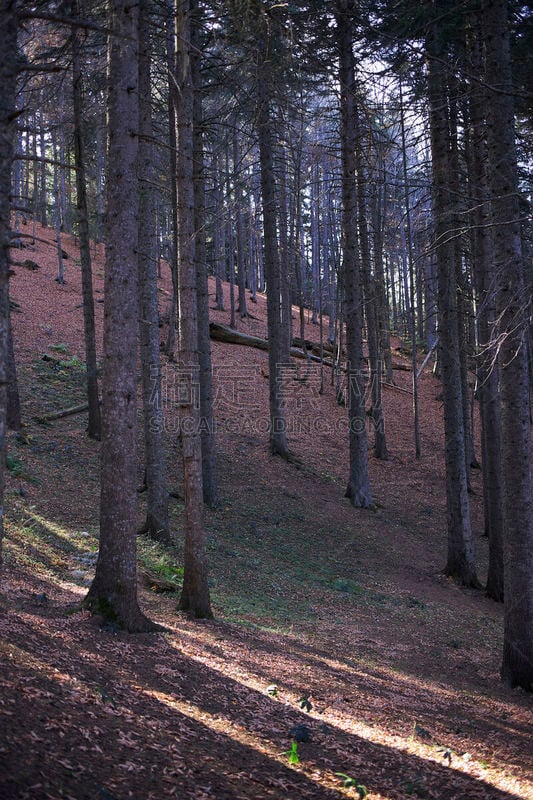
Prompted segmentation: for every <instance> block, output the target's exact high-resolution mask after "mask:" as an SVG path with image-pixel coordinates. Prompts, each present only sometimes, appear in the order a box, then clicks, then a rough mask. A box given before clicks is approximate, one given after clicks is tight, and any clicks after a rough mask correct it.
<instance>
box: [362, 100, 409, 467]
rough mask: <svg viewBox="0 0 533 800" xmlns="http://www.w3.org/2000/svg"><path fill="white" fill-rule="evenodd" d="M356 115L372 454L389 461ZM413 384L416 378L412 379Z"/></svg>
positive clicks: (363, 171)
mask: <svg viewBox="0 0 533 800" xmlns="http://www.w3.org/2000/svg"><path fill="white" fill-rule="evenodd" d="M355 113H356V115H357V120H356V121H357V128H356V135H357V150H356V168H357V205H358V217H359V219H358V228H359V245H360V251H361V278H362V283H363V300H364V310H365V317H366V329H367V342H368V362H369V365H370V399H371V410H372V423H373V429H374V455H375V456H376V458H379V459H380V460H382V461H386V460H387V459H388V457H389V456H388V452H387V439H386V436H385V418H384V416H383V404H382V402H381V372H382V370H381V358H380V350H379V338H378V320H377V317H378V309H377V297H376V291H375V285H374V279H373V276H372V274H371V254H370V240H369V234H368V225H367V216H368V205H367V197H366V176H365V168H364V164H363V157H362V146H363V145H362V141H361V136H362V133H361V125H360V120H359V109H358V108H357V107H356V109H355ZM414 380H415V381H416V378H415V379H414Z"/></svg>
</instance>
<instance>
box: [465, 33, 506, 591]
mask: <svg viewBox="0 0 533 800" xmlns="http://www.w3.org/2000/svg"><path fill="white" fill-rule="evenodd" d="M472 23H473V24H472V27H471V33H470V39H469V42H468V47H469V51H470V68H471V69H473V70H475V72H474V74H478V75H479V74H482V72H481V70H482V53H481V41H480V30H479V29H480V27H481V25H480V23H478V22H477V21H476V20H475V19H474V18H473V19H472ZM486 105H487V95H486V92H485V90H484V88H482V87H480V86H472V88H471V94H470V124H471V132H470V154H469V155H470V158H469V159H468V183H469V186H470V197H469V202H470V207H471V208H472V213H471V223H472V224H471V231H472V234H471V237H472V270H473V276H474V285H475V291H476V307H477V314H476V326H477V345H478V356H477V389H478V396H479V408H480V417H481V452H482V476H483V502H484V510H485V531H486V533H487V536H488V539H489V566H488V574H487V586H486V591H487V595H488V596H489V597H491V598H492V599H493V600H497V601H499V602H501V601H502V600H503V590H504V581H503V535H504V523H503V487H502V473H501V457H500V453H501V429H500V399H499V388H498V387H499V375H498V364H497V358H496V352H495V347H494V346H491V336H492V332H493V331H494V326H495V321H496V307H495V302H496V295H495V286H494V265H493V260H494V254H493V250H492V232H491V228H490V196H489V190H488V153H487V146H486V130H485V125H484V118H485V108H486ZM492 344H494V343H492Z"/></svg>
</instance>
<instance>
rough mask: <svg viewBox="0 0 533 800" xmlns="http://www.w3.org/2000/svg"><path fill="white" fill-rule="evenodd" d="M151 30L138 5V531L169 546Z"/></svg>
mask: <svg viewBox="0 0 533 800" xmlns="http://www.w3.org/2000/svg"><path fill="white" fill-rule="evenodd" d="M149 25H150V21H149V16H148V2H147V0H139V185H138V192H139V227H138V235H139V244H138V248H137V267H138V280H139V333H140V345H141V370H142V397H143V418H144V458H145V467H146V490H147V494H146V520H145V523H144V525H143V526H142V532H143V533H146V534H148V535H149V536H150V537H151V538H152V539H154V540H155V541H158V542H162V543H163V544H171V543H172V535H171V532H170V523H169V519H168V491H167V488H166V477H165V448H164V443H163V433H164V417H163V404H162V397H161V360H160V355H159V309H158V303H157V264H156V259H155V249H156V244H155V238H156V229H155V213H154V212H155V192H154V184H155V180H154V169H153V166H152V165H153V155H154V154H153V146H152V139H153V129H152V98H151V90H150V86H151V82H150V60H151V46H150V28H149Z"/></svg>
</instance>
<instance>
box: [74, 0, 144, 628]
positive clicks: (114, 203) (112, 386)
mask: <svg viewBox="0 0 533 800" xmlns="http://www.w3.org/2000/svg"><path fill="white" fill-rule="evenodd" d="M137 9H138V7H137V6H132V5H131V3H130V2H129V0H110V4H109V12H108V13H109V30H110V35H109V56H108V101H107V102H108V106H107V115H108V127H109V132H108V158H107V181H106V185H107V226H106V263H105V276H104V277H105V302H104V375H103V381H102V445H101V494H100V550H99V553H98V560H97V562H96V573H95V576H94V580H93V582H92V584H91V587H90V589H89V592H88V594H87V597H86V599H85V604H86V606H87V607H89V608H90V609H91V611H92V612H93V613H98V614H102V615H103V616H104V617H105V618H107V619H111V620H113V621H116V622H118V624H119V625H121V626H122V627H124V628H125V629H126V630H128V631H131V632H135V631H144V630H150V629H152V628H153V627H154V626H153V624H152V623H151V622H150V621H149V620H148V619H146V617H145V616H144V615H143V614H142V613H141V611H140V609H139V606H138V602H137V561H136V537H137V531H136V514H137V408H136V406H137V402H136V400H137V382H136V367H137V331H138V316H137V312H138V302H137V301H138V296H137V253H136V250H137V229H138V192H137V155H138V129H139V107H138V12H137Z"/></svg>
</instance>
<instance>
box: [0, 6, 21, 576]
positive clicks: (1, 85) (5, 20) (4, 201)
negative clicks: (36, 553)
mask: <svg viewBox="0 0 533 800" xmlns="http://www.w3.org/2000/svg"><path fill="white" fill-rule="evenodd" d="M17 11H18V4H17V3H16V2H15V1H14V0H0V40H1V41H2V58H1V59H0V564H1V563H2V543H3V538H4V480H5V478H4V469H5V461H6V429H7V419H6V416H7V389H8V381H9V376H8V373H7V369H6V367H7V361H8V358H7V355H8V339H9V264H10V258H9V248H10V244H11V226H10V215H11V167H12V163H13V149H14V137H15V125H14V122H15V95H16V83H17V29H18V17H17Z"/></svg>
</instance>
